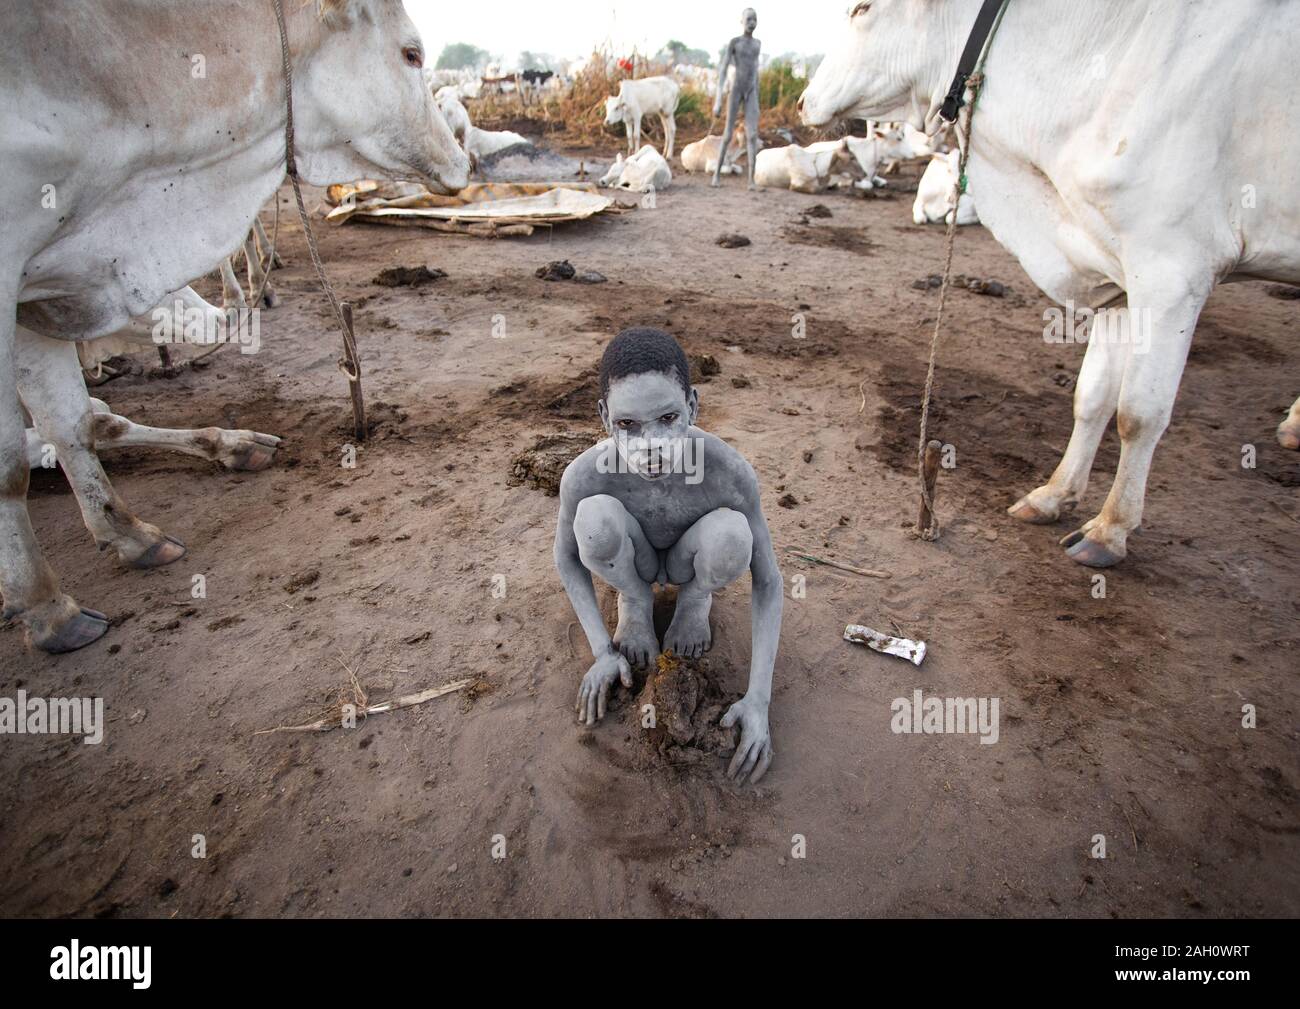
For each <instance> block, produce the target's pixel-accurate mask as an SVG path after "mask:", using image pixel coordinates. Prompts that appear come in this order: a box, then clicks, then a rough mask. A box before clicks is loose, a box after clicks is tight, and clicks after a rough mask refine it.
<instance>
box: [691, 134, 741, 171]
mask: <svg viewBox="0 0 1300 1009" xmlns="http://www.w3.org/2000/svg"><path fill="white" fill-rule="evenodd" d="M721 153H722V137H719V136H713V135H710V136H707V137H705V138H704V139H702V140H697V141H695V142H694V143H691V144H687V145H686V146H685V147H683V148H682V156H681V160H682V167H683V168H684V169H686V171H688V172H704V173H706V174H708V175H712V174H713V173H714V172H715V171H716V170H717V167H718V155H719V154H721ZM748 156H749V149H748V147H747V146H746V133H745V127H744V124H741V125H738V126H737V127H736V131H735V133H733V134H732V137H731V146H730V147H728V149H727V163H726V164H725V165H723V166H722V174H723V175H732V174H737V175H738V174H739V173H740V171H741V169H740V166H739V165H737V164H736V162H737V161H738V160H739V159H741V158H747V157H748Z"/></svg>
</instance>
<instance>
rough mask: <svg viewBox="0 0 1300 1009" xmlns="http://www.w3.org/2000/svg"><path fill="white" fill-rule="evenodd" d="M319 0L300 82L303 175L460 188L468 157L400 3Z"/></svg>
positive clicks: (321, 181) (322, 181) (318, 181)
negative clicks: (311, 49) (431, 84)
mask: <svg viewBox="0 0 1300 1009" xmlns="http://www.w3.org/2000/svg"><path fill="white" fill-rule="evenodd" d="M319 4H320V6H319V12H320V18H319V22H318V25H317V30H318V32H319V35H318V37H317V38H316V39H315V41H316V42H317V46H316V50H315V53H314V54H313V55H312V56H311V57H310V59H309V61H308V62H307V63H306V65H305V67H304V68H303V71H302V73H301V75H300V76H299V75H296V76H295V78H294V112H295V117H296V122H297V124H298V128H297V136H298V151H299V157H300V167H301V169H302V173H303V175H304V176H305V177H306V178H307V180H308V181H309V182H311V183H313V184H314V185H327V184H329V183H331V182H337V181H338V180H339V179H357V178H365V177H369V176H374V175H380V176H384V177H389V178H394V179H408V180H413V181H419V182H423V183H424V184H425V185H427V186H429V187H430V188H432V189H434V190H435V191H439V192H455V191H457V190H459V189H463V188H464V187H465V186H466V185H467V184H468V182H469V159H468V158H467V157H466V156H465V152H464V151H462V150H461V149H460V147H459V146H457V144H456V139H455V137H453V136H452V133H451V129H450V128H449V127H448V126H447V121H446V120H445V119H444V118H443V115H442V113H441V112H440V111H439V110H438V107H437V105H436V104H435V102H434V100H433V95H432V94H430V92H429V88H428V86H427V85H426V83H425V79H424V74H423V72H422V69H421V68H422V67H423V65H424V57H425V52H424V44H423V43H422V42H421V40H420V33H419V32H418V31H416V28H415V25H414V24H412V23H411V20H410V18H408V17H407V16H406V11H405V10H404V9H403V7H402V3H401V0H319ZM291 41H293V42H294V43H295V46H296V45H297V40H294V39H291Z"/></svg>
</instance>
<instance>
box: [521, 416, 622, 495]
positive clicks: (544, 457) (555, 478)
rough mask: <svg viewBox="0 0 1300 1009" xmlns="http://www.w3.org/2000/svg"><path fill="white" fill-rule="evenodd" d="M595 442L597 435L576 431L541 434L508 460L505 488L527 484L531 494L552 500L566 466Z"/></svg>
mask: <svg viewBox="0 0 1300 1009" xmlns="http://www.w3.org/2000/svg"><path fill="white" fill-rule="evenodd" d="M599 440H600V436H599V435H596V434H590V433H586V432H580V431H558V432H556V433H555V434H544V435H542V436H540V437H539V438H538V439H537V440H536V441H535V442H533V444H532V446H531V447H529V448H526V449H524V451H522V452H520V453H519V454H518V455H516V456H515V457H514V458H513V459H511V460H510V475H509V476H508V477H506V486H508V487H518V486H520V485H522V484H527V485H528V487H529V488H530V489H532V490H540V491H543V492H544V493H545V494H546V495H547V497H555V496H556V495H557V494H559V493H560V478H561V477H562V476H564V471H565V469H567V468H568V465H569V463H571V462H573V460H574V459H576V458H577V457H578V456H580V455H582V453H583V452H585V451H587V449H589V448H591V446H592V445H595V444H596V442H598V441H599Z"/></svg>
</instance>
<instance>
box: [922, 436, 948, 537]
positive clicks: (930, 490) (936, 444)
mask: <svg viewBox="0 0 1300 1009" xmlns="http://www.w3.org/2000/svg"><path fill="white" fill-rule="evenodd" d="M942 451H943V443H942V442H940V441H937V440H931V441H929V442H927V443H926V446H925V455H924V457H923V458H922V462H921V514H920V515H919V516H917V519H916V531H917V534H918V535H919V536H920V537H921V538H922V539H929V538H930V537H927V536H926V535H925V534H926V531H927V530H928V529H929V528H930V526H931V525H932V524H933V523H934V491H935V485H936V483H937V482H938V480H939V455H940V453H941V452H942Z"/></svg>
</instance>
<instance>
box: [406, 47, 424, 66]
mask: <svg viewBox="0 0 1300 1009" xmlns="http://www.w3.org/2000/svg"><path fill="white" fill-rule="evenodd" d="M402 58H403V59H404V60H406V62H407V64H408V65H409V66H413V67H415V69H416V70H419V69H420V68H421V67H422V66H424V53H422V52H420V50H419V49H417V48H416V47H415V46H407V47H406V48H405V49H403V50H402Z"/></svg>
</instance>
